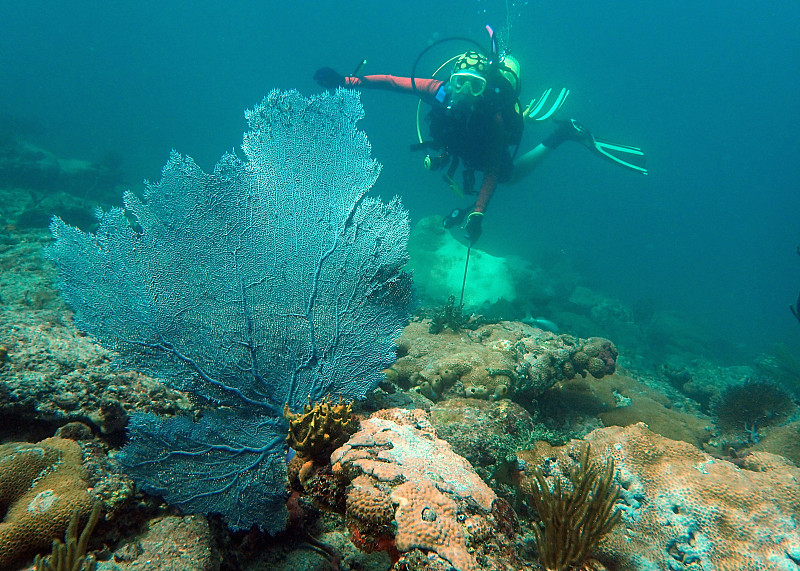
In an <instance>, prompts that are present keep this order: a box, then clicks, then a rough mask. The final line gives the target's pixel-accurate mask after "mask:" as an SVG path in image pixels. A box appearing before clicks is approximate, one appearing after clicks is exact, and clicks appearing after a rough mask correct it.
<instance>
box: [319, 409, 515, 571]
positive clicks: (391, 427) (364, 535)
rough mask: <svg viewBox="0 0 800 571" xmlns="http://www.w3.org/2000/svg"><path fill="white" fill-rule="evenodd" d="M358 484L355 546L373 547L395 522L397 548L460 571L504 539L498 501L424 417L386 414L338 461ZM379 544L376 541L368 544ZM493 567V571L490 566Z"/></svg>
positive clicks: (339, 469) (351, 494)
mask: <svg viewBox="0 0 800 571" xmlns="http://www.w3.org/2000/svg"><path fill="white" fill-rule="evenodd" d="M331 462H332V464H333V466H332V468H333V472H334V474H337V475H338V476H339V477H340V478H345V479H347V480H350V481H351V484H350V485H349V486H348V489H347V514H348V519H349V525H350V528H351V534H352V536H353V541H354V543H357V544H359V545H364V546H365V547H367V548H369V549H374V548H375V547H374V545H377V543H378V540H379V539H381V538H383V540H384V543H383V544H384V545H386V543H385V532H386V530H391V526H390V525H389V524H391V523H395V524H396V530H395V537H394V540H395V545H394V546H395V547H396V548H397V550H399V551H400V552H401V553H407V552H410V551H412V550H414V549H421V550H425V551H428V552H434V553H436V554H438V555H439V556H440V557H442V558H443V559H446V560H447V561H449V562H450V564H451V565H452V566H453V567H454V568H455V569H456V570H458V571H473V570H475V569H479V568H481V567H479V565H478V562H477V560H476V558H475V555H474V554H473V553H472V549H476V548H479V547H480V546H481V545H480V543H479V542H482V541H485V540H487V538H492V537H496V536H500V535H501V534H500V533H498V532H497V531H496V523H495V522H494V518H493V516H492V506H493V503H494V501H495V500H496V496H495V494H494V492H492V490H491V489H490V488H489V487H488V486H486V484H485V483H484V482H483V481H482V480H481V479H480V478H479V477H478V475H477V474H476V473H475V471H474V470H473V469H472V467H471V466H470V465H469V463H468V462H467V461H466V460H464V459H463V458H462V457H460V456H458V455H457V454H455V453H454V452H453V450H452V448H450V445H449V444H447V443H446V442H444V441H443V440H440V439H438V438H436V435H435V433H434V432H433V429H432V428H431V426H430V420H429V419H428V417H427V415H426V414H425V413H424V412H422V411H406V410H399V409H391V410H385V411H380V412H378V413H376V414H375V415H373V417H371V418H369V419H367V420H365V421H363V422H362V423H361V429H360V431H359V432H357V433H356V434H354V435H353V436H352V437H351V438H350V440H348V442H347V443H346V444H345V445H344V446H342V447H341V448H339V449H338V450H336V451H334V452H333V454H332V455H331ZM369 539H373V540H374V541H373V543H370V542H369V541H368V540H369ZM492 565H493V563H489V566H488V567H486V568H491V566H492Z"/></svg>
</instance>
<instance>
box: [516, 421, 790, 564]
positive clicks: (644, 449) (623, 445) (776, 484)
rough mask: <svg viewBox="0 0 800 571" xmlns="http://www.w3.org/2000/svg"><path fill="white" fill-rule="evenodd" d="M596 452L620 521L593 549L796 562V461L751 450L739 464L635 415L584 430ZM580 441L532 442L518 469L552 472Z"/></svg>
mask: <svg viewBox="0 0 800 571" xmlns="http://www.w3.org/2000/svg"><path fill="white" fill-rule="evenodd" d="M586 440H587V441H589V442H590V443H591V445H592V450H594V451H595V452H596V453H598V454H599V455H600V457H601V458H603V457H605V458H607V457H609V456H610V457H613V458H614V461H615V463H616V466H617V469H618V470H617V476H616V479H617V483H618V484H619V485H620V486H621V488H622V498H621V500H620V502H619V503H618V506H619V509H620V510H621V511H622V521H621V522H620V524H619V525H618V526H617V527H616V528H615V529H614V530H613V531H612V532H611V534H610V535H609V536H607V537H606V538H605V539H604V540H603V542H602V543H601V545H600V547H599V550H598V553H597V556H598V558H600V559H603V560H605V561H608V562H610V563H613V565H614V567H615V568H619V569H630V570H636V571H638V570H642V571H650V570H656V569H658V570H665V571H666V570H669V571H701V570H727V569H731V570H734V569H735V570H748V571H797V569H798V567H799V566H800V531H798V523H797V522H798V520H800V469H798V468H796V467H795V466H794V465H792V464H791V463H789V462H788V461H786V460H784V459H783V458H781V457H779V456H775V455H772V454H768V453H763V452H759V453H755V454H753V455H752V456H750V457H748V462H747V463H745V467H747V468H749V469H741V468H739V467H737V466H735V465H734V464H732V463H730V462H727V461H724V460H719V459H716V458H714V457H712V456H710V455H709V454H706V453H705V452H702V451H700V450H699V449H697V448H695V447H694V446H692V445H691V444H687V443H685V442H680V441H675V440H669V439H667V438H664V437H662V436H658V435H657V434H655V433H653V432H651V431H650V430H648V429H647V427H646V426H645V425H644V424H642V423H639V424H635V425H631V426H628V427H625V428H621V427H616V426H615V427H609V428H601V429H597V430H595V431H594V432H592V433H590V434H589V435H587V437H586ZM581 445H582V442H581V441H575V440H573V441H571V442H570V443H568V444H566V445H565V446H563V447H560V448H551V447H549V446H548V445H546V444H545V443H542V442H540V443H538V444H537V446H535V447H534V448H533V449H531V450H528V451H526V452H524V453H523V454H522V455H521V457H522V458H524V459H525V460H526V462H527V463H528V465H529V466H530V467H529V468H526V471H525V472H526V477H527V476H528V475H529V473H530V468H532V466H534V465H536V466H539V467H540V468H541V469H542V470H544V471H545V473H547V474H550V475H552V476H555V477H558V476H559V474H563V473H564V472H565V471H568V470H569V467H570V465H571V463H572V462H573V460H572V458H573V457H575V455H576V454H577V453H578V452H579V450H580V448H579V447H580V446H581Z"/></svg>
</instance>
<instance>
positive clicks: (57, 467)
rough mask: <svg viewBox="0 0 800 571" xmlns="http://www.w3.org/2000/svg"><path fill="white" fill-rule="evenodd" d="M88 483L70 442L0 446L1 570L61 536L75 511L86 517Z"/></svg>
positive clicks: (77, 447)
mask: <svg viewBox="0 0 800 571" xmlns="http://www.w3.org/2000/svg"><path fill="white" fill-rule="evenodd" d="M88 485H89V484H88V481H87V473H86V469H85V468H84V466H83V453H82V451H81V447H80V444H78V443H77V442H75V441H74V440H68V439H65V438H58V437H52V438H47V439H45V440H42V441H41V442H39V443H37V444H31V443H27V442H17V443H9V444H3V445H2V446H0V512H5V518H4V519H3V521H2V523H0V569H8V568H9V567H10V565H11V564H12V563H14V562H16V561H18V560H20V559H22V558H24V557H27V556H30V555H31V554H33V553H35V552H36V551H41V550H44V549H46V548H47V547H48V546H49V545H50V544H51V542H52V541H53V539H54V538H58V537H63V536H64V533H65V531H66V530H67V527H68V525H69V522H70V520H71V518H72V514H73V513H74V512H77V513H78V517H79V518H80V519H81V520H85V519H87V518H88V517H89V514H90V513H91V511H92V507H93V505H94V500H93V498H92V495H91V493H90V492H89V490H88Z"/></svg>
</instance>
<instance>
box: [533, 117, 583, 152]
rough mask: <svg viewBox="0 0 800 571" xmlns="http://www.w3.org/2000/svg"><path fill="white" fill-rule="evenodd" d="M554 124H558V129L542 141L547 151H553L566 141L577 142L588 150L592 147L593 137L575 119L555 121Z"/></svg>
mask: <svg viewBox="0 0 800 571" xmlns="http://www.w3.org/2000/svg"><path fill="white" fill-rule="evenodd" d="M556 123H557V124H558V129H556V130H555V131H553V132H552V133H551V134H550V135H549V136H548V137H547V138H546V139H545V140H544V141H542V144H543V145H544V146H545V147H547V148H548V149H555V148H556V147H558V146H559V145H560V144H561V143H564V142H566V141H577V142H578V143H582V144H584V145H586V146H587V147H589V148H593V147H594V136H593V135H592V134H591V133H590V132H589V130H588V129H587V128H586V127H584V126H583V125H581V124H580V123H578V122H577V121H576V120H575V119H567V120H565V121H560V120H558V119H556Z"/></svg>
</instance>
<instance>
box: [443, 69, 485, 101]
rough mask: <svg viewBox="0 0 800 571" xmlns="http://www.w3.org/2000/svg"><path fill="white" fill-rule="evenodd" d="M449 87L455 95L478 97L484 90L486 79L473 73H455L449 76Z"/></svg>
mask: <svg viewBox="0 0 800 571" xmlns="http://www.w3.org/2000/svg"><path fill="white" fill-rule="evenodd" d="M450 86H451V88H452V89H453V93H454V94H456V95H471V96H472V97H478V96H479V95H481V94H482V93H483V92H484V90H485V89H486V78H485V77H483V76H482V75H480V74H479V73H476V72H474V71H469V70H463V71H457V72H455V73H454V74H452V75H451V76H450Z"/></svg>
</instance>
